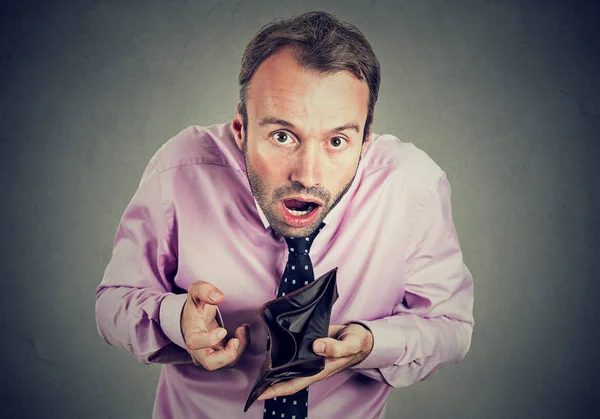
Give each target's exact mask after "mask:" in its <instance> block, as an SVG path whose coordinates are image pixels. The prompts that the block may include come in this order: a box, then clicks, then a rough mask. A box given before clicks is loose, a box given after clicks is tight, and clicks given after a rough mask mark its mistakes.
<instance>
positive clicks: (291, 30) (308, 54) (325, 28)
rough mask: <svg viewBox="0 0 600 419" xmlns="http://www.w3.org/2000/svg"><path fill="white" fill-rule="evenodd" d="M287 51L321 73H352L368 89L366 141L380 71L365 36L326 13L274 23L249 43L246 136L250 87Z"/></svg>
mask: <svg viewBox="0 0 600 419" xmlns="http://www.w3.org/2000/svg"><path fill="white" fill-rule="evenodd" d="M284 47H291V49H292V53H293V54H294V57H295V58H296V60H297V61H298V64H299V65H301V66H303V67H304V68H306V69H309V70H314V71H317V72H319V73H325V74H330V73H336V72H338V71H349V72H351V73H352V74H354V75H355V76H356V77H357V78H359V79H360V80H364V81H365V82H366V83H367V85H368V86H369V105H368V113H367V120H366V121H365V131H364V137H363V141H364V139H365V138H366V136H367V135H368V132H369V130H370V127H371V123H372V122H373V112H374V109H375V103H376V102H377V96H378V95H379V83H380V80H381V70H380V67H379V60H377V57H376V56H375V53H374V52H373V49H372V48H371V45H370V44H369V42H368V41H367V39H366V38H365V36H364V35H363V34H362V32H360V31H359V30H358V29H357V28H356V27H354V26H353V25H351V24H349V23H347V22H343V21H340V20H338V19H337V18H335V17H334V16H332V15H330V14H329V13H325V12H309V13H305V14H303V15H300V16H298V17H295V18H292V19H286V20H279V21H274V22H271V23H269V24H267V25H265V26H263V27H262V28H261V29H260V31H259V32H258V33H257V34H256V35H255V36H254V38H252V39H251V40H250V42H249V43H248V45H247V46H246V49H245V51H244V54H243V56H242V65H241V68H240V75H239V84H240V105H239V108H240V114H241V116H242V120H243V124H244V131H246V132H247V128H248V127H247V122H248V113H247V109H246V99H247V93H248V85H249V83H250V79H251V78H252V76H253V75H254V72H255V71H256V70H257V69H258V67H259V66H260V64H261V63H262V62H263V61H264V60H266V59H267V58H269V57H270V56H271V55H273V54H274V53H275V52H277V51H278V50H280V49H281V48H284Z"/></svg>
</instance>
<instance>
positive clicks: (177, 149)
mask: <svg viewBox="0 0 600 419" xmlns="http://www.w3.org/2000/svg"><path fill="white" fill-rule="evenodd" d="M156 158H157V160H158V162H157V170H158V171H159V172H160V171H165V170H169V169H173V168H175V167H180V166H185V165H189V164H205V165H217V166H224V167H232V168H235V169H239V170H243V155H242V153H241V151H240V150H239V149H238V148H237V145H236V144H235V139H234V137H233V132H232V130H231V126H230V124H227V123H223V124H215V125H210V126H200V125H191V126H189V127H187V128H185V129H183V130H182V131H180V132H179V133H177V134H176V135H174V136H173V137H171V138H170V139H169V140H167V141H166V142H165V143H164V144H163V145H162V146H161V147H160V149H159V150H158V151H157V153H156Z"/></svg>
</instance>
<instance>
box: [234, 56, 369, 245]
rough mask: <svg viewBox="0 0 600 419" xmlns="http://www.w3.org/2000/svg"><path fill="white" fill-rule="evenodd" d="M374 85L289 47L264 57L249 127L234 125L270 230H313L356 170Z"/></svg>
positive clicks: (252, 91) (293, 233)
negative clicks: (321, 68) (299, 58)
mask: <svg viewBox="0 0 600 419" xmlns="http://www.w3.org/2000/svg"><path fill="white" fill-rule="evenodd" d="M368 101H369V88H368V86H367V84H366V83H365V82H364V81H362V80H359V79H357V78H356V77H355V76H354V75H353V74H352V73H350V72H347V71H342V72H338V73H335V74H331V75H323V74H317V73H315V72H312V71H309V70H306V69H303V68H301V67H299V66H298V64H297V63H296V61H295V59H294V58H293V56H292V55H291V54H290V52H289V50H287V49H283V50H280V51H278V52H277V53H276V54H274V55H272V56H271V57H269V58H268V59H267V60H265V61H264V62H263V63H262V64H261V65H260V67H259V68H258V70H257V71H256V72H255V73H254V75H253V77H252V80H251V82H250V86H249V89H248V99H247V102H246V108H247V112H248V121H247V124H248V128H247V132H244V129H243V124H242V117H241V115H240V114H239V112H238V113H237V114H236V117H235V119H234V120H233V123H232V127H233V130H234V132H235V134H236V142H237V144H238V147H239V148H240V149H241V150H243V151H244V156H245V160H246V169H247V174H248V179H249V182H250V187H251V189H252V193H253V194H254V197H255V198H256V201H257V202H258V204H259V205H260V207H261V209H262V210H263V212H264V214H265V217H266V218H267V220H268V221H269V223H270V225H271V227H273V229H274V230H275V231H277V232H278V233H279V234H281V235H284V236H288V237H303V236H308V235H309V234H311V233H312V232H313V231H314V230H315V229H316V228H317V227H318V226H319V224H320V223H321V221H322V220H323V219H324V218H325V216H326V215H327V214H328V213H329V211H331V209H332V208H333V207H334V206H335V205H336V204H337V203H338V202H339V200H340V199H341V198H342V196H343V195H344V194H345V193H346V191H347V190H348V188H349V187H350V185H351V184H352V180H353V179H354V176H355V175H356V170H357V168H358V162H359V160H360V156H361V155H362V153H364V151H366V149H367V147H368V145H369V144H370V141H371V135H370V134H369V135H368V137H367V138H366V140H365V142H364V143H363V130H364V123H365V120H366V118H367V110H368Z"/></svg>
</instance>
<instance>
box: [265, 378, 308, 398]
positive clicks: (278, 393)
mask: <svg viewBox="0 0 600 419" xmlns="http://www.w3.org/2000/svg"><path fill="white" fill-rule="evenodd" d="M317 375H319V374H317ZM317 381H319V379H316V376H313V377H302V378H294V379H291V380H289V381H285V382H283V383H277V384H274V385H272V386H271V387H269V388H268V389H266V390H265V391H264V393H262V394H261V395H260V396H258V399H257V400H266V399H272V398H273V397H282V396H289V395H291V394H296V393H298V392H299V391H306V390H305V389H306V387H308V386H309V385H311V384H312V383H313V382H317Z"/></svg>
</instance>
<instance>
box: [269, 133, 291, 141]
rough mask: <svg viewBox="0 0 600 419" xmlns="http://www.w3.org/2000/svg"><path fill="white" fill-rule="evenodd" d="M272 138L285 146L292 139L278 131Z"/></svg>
mask: <svg viewBox="0 0 600 419" xmlns="http://www.w3.org/2000/svg"><path fill="white" fill-rule="evenodd" d="M272 137H273V139H275V141H276V142H277V143H278V144H285V143H287V142H288V140H290V139H291V138H290V136H289V135H288V134H287V133H286V132H284V131H277V132H276V133H274V134H273V135H272Z"/></svg>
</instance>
